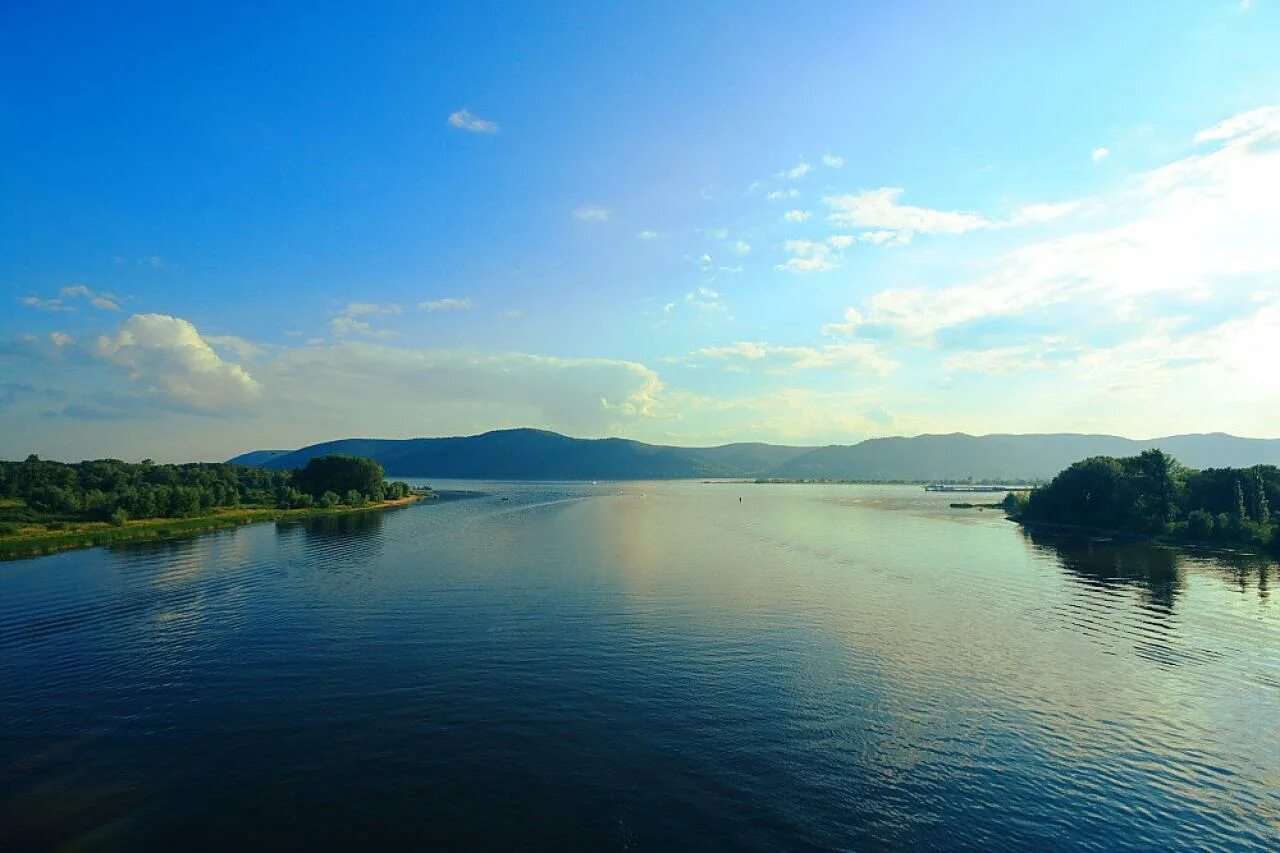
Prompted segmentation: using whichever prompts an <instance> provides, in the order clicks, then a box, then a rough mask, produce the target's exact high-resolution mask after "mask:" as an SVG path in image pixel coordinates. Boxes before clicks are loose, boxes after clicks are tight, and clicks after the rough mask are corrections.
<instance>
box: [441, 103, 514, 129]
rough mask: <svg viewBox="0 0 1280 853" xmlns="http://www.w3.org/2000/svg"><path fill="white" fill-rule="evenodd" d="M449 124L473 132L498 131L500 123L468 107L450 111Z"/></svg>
mask: <svg viewBox="0 0 1280 853" xmlns="http://www.w3.org/2000/svg"><path fill="white" fill-rule="evenodd" d="M449 124H450V125H451V126H453V127H456V128H458V130H466V131H469V132H471V133H497V132H498V123H497V122H496V121H490V120H489V119H487V118H480V116H478V115H476V114H475V113H473V112H471V110H468V109H466V108H463V109H460V110H458V111H457V112H453V113H450V114H449ZM517 135H519V134H517Z"/></svg>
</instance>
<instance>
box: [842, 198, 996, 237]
mask: <svg viewBox="0 0 1280 853" xmlns="http://www.w3.org/2000/svg"><path fill="white" fill-rule="evenodd" d="M901 195H902V189H901V188H899V187H882V188H880V189H877V190H864V191H862V192H860V193H853V194H848V195H833V196H827V197H825V198H824V199H823V201H824V202H825V203H826V204H827V206H828V207H830V208H831V210H832V212H831V213H830V214H828V216H827V219H828V220H829V221H831V222H834V223H836V224H838V225H843V226H851V227H861V228H872V229H876V230H881V231H890V232H892V233H893V234H894V235H895V239H896V240H897V241H898V242H902V243H907V242H910V240H911V238H912V237H913V236H914V235H916V234H964V233H966V232H968V231H976V230H977V229H979V228H989V227H991V226H992V224H993V223H992V222H991V220H989V219H987V218H986V217H985V216H982V215H981V214H978V213H969V212H966V211H955V210H934V209H932V208H927V207H915V206H912V205H905V204H899V203H898V198H899V197H900V196H901Z"/></svg>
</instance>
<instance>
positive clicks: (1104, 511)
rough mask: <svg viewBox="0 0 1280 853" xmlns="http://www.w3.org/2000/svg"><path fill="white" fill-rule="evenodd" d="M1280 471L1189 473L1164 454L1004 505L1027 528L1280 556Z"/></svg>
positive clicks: (1094, 464)
mask: <svg viewBox="0 0 1280 853" xmlns="http://www.w3.org/2000/svg"><path fill="white" fill-rule="evenodd" d="M1278 502H1280V468H1277V467H1276V466H1275V465H1254V466H1253V467H1251V468H1207V469H1205V470H1203V471H1194V470H1191V469H1188V468H1185V467H1183V466H1182V465H1181V464H1180V463H1179V462H1178V461H1177V460H1176V459H1174V458H1173V457H1172V456H1170V455H1169V454H1167V453H1165V452H1163V451H1161V450H1155V449H1152V450H1147V451H1144V452H1143V453H1140V454H1138V455H1137V456H1128V457H1123V458H1115V457H1111V456H1093V457H1090V458H1088V459H1083V460H1081V461H1079V462H1076V463H1074V464H1072V465H1071V466H1069V467H1068V468H1066V469H1065V470H1063V471H1062V472H1061V473H1059V474H1058V475H1057V476H1056V477H1054V478H1053V480H1052V481H1051V482H1050V483H1049V484H1048V485H1045V486H1041V487H1039V488H1036V489H1034V490H1032V491H1031V492H1029V493H1013V492H1011V493H1010V494H1009V495H1008V496H1006V497H1005V499H1004V503H1003V505H1004V508H1005V509H1006V510H1007V511H1008V513H1009V516H1010V517H1011V518H1013V519H1014V520H1015V521H1018V522H1019V523H1021V524H1023V525H1024V526H1039V527H1060V528H1067V529H1081V530H1089V531H1097V532H1105V533H1109V534H1123V535H1130V536H1138V537H1145V538H1151V539H1155V540H1157V541H1163V542H1170V543H1175V544H1181V545H1203V546H1211V547H1217V548H1235V549H1244V550H1250V551H1259V552H1270V553H1273V554H1280V516H1277V515H1276V514H1275V513H1274V512H1273V510H1272V507H1275V506H1277V505H1278Z"/></svg>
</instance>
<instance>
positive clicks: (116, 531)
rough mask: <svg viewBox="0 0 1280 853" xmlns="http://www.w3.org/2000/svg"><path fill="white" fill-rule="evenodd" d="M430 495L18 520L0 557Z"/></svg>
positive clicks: (390, 504)
mask: <svg viewBox="0 0 1280 853" xmlns="http://www.w3.org/2000/svg"><path fill="white" fill-rule="evenodd" d="M431 497H434V495H422V494H414V495H409V496H408V497H405V498H400V499H398V500H392V501H382V502H380V503H370V504H366V505H364V506H359V507H353V506H335V507H331V508H328V509H321V508H318V507H315V508H310V509H277V508H276V507H267V506H240V507H234V508H232V507H226V508H221V509H217V510H214V511H213V512H211V513H209V514H207V515H198V516H193V517H190V518H144V519H139V520H137V521H127V522H125V524H124V525H123V526H121V527H117V526H115V525H113V524H110V523H108V522H105V521H67V522H58V523H56V524H55V525H53V528H52V529H51V527H50V526H49V525H48V524H44V523H40V524H24V525H19V526H18V528H17V532H15V533H12V534H8V535H3V534H0V560H7V559H12V558H15V557H33V556H38V555H40V554H52V553H54V552H55V551H68V550H72V549H75V548H92V547H95V546H98V545H109V544H112V543H116V542H132V541H140V540H149V539H150V540H154V539H169V538H173V537H177V536H186V535H191V534H195V533H202V532H205V531H210V530H222V529H224V528H228V527H240V526H241V525H245V524H260V523H262V522H267V521H294V520H300V519H304V518H314V517H317V516H325V515H341V514H344V513H351V512H378V511H381V510H386V509H393V508H395V507H402V506H408V505H409V504H411V503H414V502H415V501H418V500H422V499H424V498H431Z"/></svg>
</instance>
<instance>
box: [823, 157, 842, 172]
mask: <svg viewBox="0 0 1280 853" xmlns="http://www.w3.org/2000/svg"><path fill="white" fill-rule="evenodd" d="M822 165H824V166H826V167H827V168H828V169H839V168H840V167H841V166H843V165H844V158H843V157H841V156H840V155H838V154H823V155H822Z"/></svg>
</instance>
